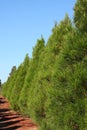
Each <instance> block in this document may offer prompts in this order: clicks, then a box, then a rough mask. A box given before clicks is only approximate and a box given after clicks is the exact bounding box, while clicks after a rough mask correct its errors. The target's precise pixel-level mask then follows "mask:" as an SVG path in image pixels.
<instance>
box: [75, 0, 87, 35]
mask: <svg viewBox="0 0 87 130" xmlns="http://www.w3.org/2000/svg"><path fill="white" fill-rule="evenodd" d="M74 22H75V25H76V27H77V28H78V30H79V31H81V32H87V27H86V26H87V0H77V2H76V4H75V8H74Z"/></svg>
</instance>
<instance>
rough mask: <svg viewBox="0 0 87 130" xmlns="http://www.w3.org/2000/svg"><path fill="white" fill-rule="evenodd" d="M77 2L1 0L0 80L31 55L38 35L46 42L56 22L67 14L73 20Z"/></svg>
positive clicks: (73, 0) (63, 0)
mask: <svg viewBox="0 0 87 130" xmlns="http://www.w3.org/2000/svg"><path fill="white" fill-rule="evenodd" d="M75 2H76V0H0V79H1V80H2V82H4V81H6V79H7V77H8V75H9V73H10V71H11V68H12V66H14V65H16V66H17V67H18V65H19V64H20V63H21V62H22V61H23V60H24V57H25V55H26V53H28V54H29V56H30V57H31V56H32V48H33V47H34V46H35V44H36V41H37V39H38V38H40V37H41V35H42V36H43V37H44V39H45V40H46V41H47V39H48V37H49V35H50V34H51V29H52V28H53V26H54V23H55V21H57V22H58V23H59V22H60V21H61V20H63V18H64V16H65V14H66V13H68V15H69V16H70V18H71V19H72V18H73V7H74V4H75Z"/></svg>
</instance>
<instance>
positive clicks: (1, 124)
mask: <svg viewBox="0 0 87 130" xmlns="http://www.w3.org/2000/svg"><path fill="white" fill-rule="evenodd" d="M0 130H38V129H37V126H36V125H35V124H34V123H33V122H32V120H31V119H30V118H26V117H23V116H21V115H19V114H18V113H17V112H15V111H12V110H10V109H9V103H8V101H7V100H6V99H5V98H4V97H2V96H0Z"/></svg>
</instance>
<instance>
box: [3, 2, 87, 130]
mask: <svg viewBox="0 0 87 130" xmlns="http://www.w3.org/2000/svg"><path fill="white" fill-rule="evenodd" d="M86 2H87V1H86V0H77V3H76V5H75V8H74V10H75V16H74V22H75V25H76V28H75V27H73V25H72V23H71V20H70V19H69V17H68V15H67V14H66V16H65V18H64V20H62V21H61V22H60V23H59V24H55V26H54V28H53V29H52V34H51V36H50V37H49V39H48V42H47V44H46V45H45V41H44V39H43V38H41V39H39V40H37V43H36V46H35V47H34V48H33V53H32V58H31V59H29V57H28V55H26V57H25V59H24V62H23V63H22V64H20V66H19V67H18V69H16V68H15V67H13V68H12V71H11V73H10V76H9V78H8V80H7V82H6V83H4V84H3V85H2V86H3V89H2V90H3V95H4V96H5V97H7V98H8V99H9V101H10V103H11V106H12V108H13V109H15V110H17V111H19V112H20V113H22V114H24V115H26V116H29V117H31V118H32V119H33V120H34V121H35V122H36V124H37V125H38V126H39V130H86V129H87V29H86V22H87V20H86V9H87V8H86V6H87V4H85V3H86ZM80 15H81V17H80ZM77 29H78V30H77ZM84 32H85V33H84Z"/></svg>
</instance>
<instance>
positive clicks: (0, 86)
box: [0, 79, 2, 87]
mask: <svg viewBox="0 0 87 130" xmlns="http://www.w3.org/2000/svg"><path fill="white" fill-rule="evenodd" d="M1 84H2V83H1V79H0V87H1Z"/></svg>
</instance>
